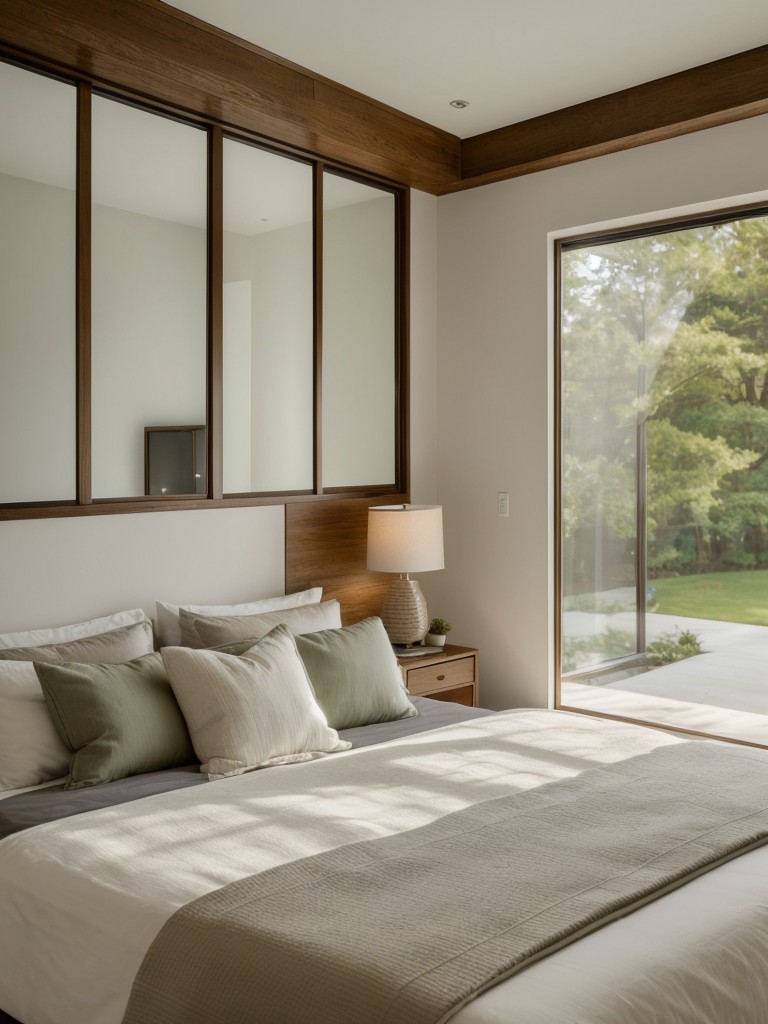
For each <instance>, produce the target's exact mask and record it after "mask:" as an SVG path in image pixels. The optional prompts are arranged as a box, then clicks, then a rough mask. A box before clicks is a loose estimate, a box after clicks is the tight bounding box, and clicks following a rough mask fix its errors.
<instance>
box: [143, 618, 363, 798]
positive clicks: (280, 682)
mask: <svg viewBox="0 0 768 1024" xmlns="http://www.w3.org/2000/svg"><path fill="white" fill-rule="evenodd" d="M162 655H163V662H164V664H165V667H166V671H167V673H168V677H169V679H170V681H171V686H172V688H173V692H174V693H175V695H176V699H177V701H178V702H179V706H180V708H181V711H182V714H183V715H184V718H185V719H186V722H187V726H188V728H189V734H190V736H191V737H192V743H193V745H194V748H195V752H196V754H197V756H198V758H199V759H200V761H201V771H204V772H207V773H208V777H209V778H211V779H221V778H225V777H226V776H228V775H241V774H242V773H243V772H247V771H252V770H253V769H254V768H267V767H269V766H271V765H280V764H290V763H292V762H295V761H309V760H312V759H314V758H316V757H322V756H323V755H324V754H329V753H333V752H335V751H339V750H347V749H349V747H350V746H351V744H350V743H345V742H343V741H341V740H340V739H339V736H338V733H337V732H336V731H335V729H331V728H329V726H328V724H327V723H326V720H325V716H324V715H323V712H322V711H321V710H320V708H319V706H318V704H317V702H316V700H315V698H314V695H313V693H312V687H311V685H310V683H309V680H308V678H307V673H306V670H305V669H304V665H303V664H302V661H301V658H300V657H299V655H298V653H297V651H296V642H295V640H294V639H293V636H292V635H291V632H290V630H289V629H288V627H287V626H282V625H281V626H277V627H276V628H275V629H273V630H272V632H271V633H269V634H268V635H267V636H265V637H264V638H263V640H260V641H259V642H258V643H257V644H255V645H254V646H253V647H252V648H250V649H249V650H248V651H247V652H246V653H245V654H243V655H242V656H240V657H238V656H237V655H234V654H224V653H221V652H219V651H194V650H190V649H189V648H187V647H165V648H163V651H162Z"/></svg>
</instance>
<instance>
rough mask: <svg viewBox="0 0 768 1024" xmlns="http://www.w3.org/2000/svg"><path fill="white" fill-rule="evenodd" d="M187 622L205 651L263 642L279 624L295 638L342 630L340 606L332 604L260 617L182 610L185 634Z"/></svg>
mask: <svg viewBox="0 0 768 1024" xmlns="http://www.w3.org/2000/svg"><path fill="white" fill-rule="evenodd" d="M188 618H189V619H191V620H192V623H193V628H194V631H195V633H196V634H197V636H199V637H200V639H201V640H202V641H203V643H204V644H205V646H206V647H218V646H220V645H221V644H230V643H232V642H233V641H235V640H260V639H261V638H262V637H263V636H266V635H267V633H269V631H270V630H271V629H274V628H275V626H279V625H280V624H284V625H286V626H288V628H289V629H290V631H291V632H292V633H293V634H294V635H299V634H302V633H316V632H317V631H318V630H321V629H337V628H339V627H340V626H341V606H340V605H339V602H338V601H335V600H332V601H323V602H322V603H321V604H307V605H304V607H302V608H285V609H283V610H282V611H273V612H264V613H263V614H258V615H195V614H194V613H193V612H187V611H184V610H183V609H182V610H181V613H180V615H179V621H180V622H181V628H182V632H184V630H185V628H186V622H187V619H188Z"/></svg>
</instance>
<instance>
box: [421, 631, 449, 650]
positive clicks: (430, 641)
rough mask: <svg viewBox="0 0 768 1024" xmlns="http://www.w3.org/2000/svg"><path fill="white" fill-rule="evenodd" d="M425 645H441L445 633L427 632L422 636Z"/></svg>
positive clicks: (442, 644) (443, 641)
mask: <svg viewBox="0 0 768 1024" xmlns="http://www.w3.org/2000/svg"><path fill="white" fill-rule="evenodd" d="M424 643H425V644H426V645H427V647H443V646H444V644H445V633H427V635H426V636H425V637H424Z"/></svg>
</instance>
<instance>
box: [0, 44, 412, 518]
mask: <svg viewBox="0 0 768 1024" xmlns="http://www.w3.org/2000/svg"><path fill="white" fill-rule="evenodd" d="M0 136H1V137H2V140H3V145H2V150H1V152H0V232H2V235H3V242H4V244H3V255H2V257H0V262H2V273H1V274H0V428H2V429H0V463H1V464H2V467H3V472H2V474H0V519H3V518H21V517H24V516H27V515H29V516H35V517H38V516H42V515H64V514H85V513H87V512H91V511H98V512H100V513H103V512H117V511H130V512H133V511H154V510H156V509H158V508H196V507H197V508H199V507H206V506H210V504H211V503H213V502H216V503H220V504H226V503H227V502H229V503H232V504H243V503H251V502H253V503H258V502H273V501H275V500H292V499H294V498H295V499H299V500H300V499H306V498H307V497H318V498H320V497H323V496H325V495H333V496H334V497H338V495H339V494H345V495H348V496H353V495H361V496H369V495H370V496H374V495H389V496H393V497H394V496H398V497H400V496H401V495H404V494H405V493H406V492H407V488H408V481H407V464H408V460H407V436H406V430H405V425H406V422H407V420H406V408H407V401H406V398H407V392H406V387H407V384H406V372H405V367H406V362H407V360H406V346H407V337H406V333H407V331H406V328H407V316H408V313H407V308H406V306H405V302H404V294H405V288H404V280H405V267H406V262H407V261H406V259H405V253H406V250H407V231H408V219H407V193H406V191H405V189H403V188H401V187H399V186H396V185H393V184H389V183H387V182H381V181H376V180H369V179H365V178H363V177H361V176H359V175H357V174H355V173H353V172H352V171H351V170H350V169H349V168H341V167H337V166H334V165H332V164H329V163H328V162H326V161H324V160H322V159H320V158H317V157H313V156H312V155H310V154H308V153H305V152H293V151H289V150H287V149H281V150H280V151H278V150H277V149H275V148H274V147H268V146H267V145H265V143H264V142H263V140H260V139H256V138H253V137H251V136H249V135H247V134H246V133H237V132H236V131H235V130H234V129H230V128H229V127H228V128H227V130H224V128H222V126H221V125H219V124H217V123H215V122H214V121H210V120H207V119H206V118H203V117H197V118H191V117H190V116H189V115H183V114H182V113H180V112H179V113H178V114H176V113H174V112H173V111H170V110H168V109H167V108H165V107H163V108H162V109H160V108H158V109H150V107H149V106H148V105H147V104H145V103H144V102H143V101H142V102H138V101H137V102H132V101H131V99H130V97H126V96H124V95H121V96H115V95H108V94H107V93H106V92H102V91H101V90H100V88H99V85H98V83H95V82H90V81H86V80H84V79H75V78H74V77H73V78H72V79H71V80H63V79H61V80H60V79H57V78H55V77H52V76H50V75H48V74H43V73H40V72H37V71H35V70H32V69H31V68H21V67H18V66H15V65H12V64H10V63H6V62H2V61H0ZM97 505H98V509H97V508H96V506H97Z"/></svg>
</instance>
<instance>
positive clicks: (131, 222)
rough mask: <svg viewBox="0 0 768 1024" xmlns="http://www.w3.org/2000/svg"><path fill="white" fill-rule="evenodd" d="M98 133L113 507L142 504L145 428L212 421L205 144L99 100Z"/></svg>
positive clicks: (108, 480)
mask: <svg viewBox="0 0 768 1024" xmlns="http://www.w3.org/2000/svg"><path fill="white" fill-rule="evenodd" d="M92 133H93V142H92V154H93V155H92V177H93V185H92V189H93V195H92V198H93V204H92V246H93V253H92V307H91V308H92V314H91V315H92V328H91V329H92V335H91V346H92V357H91V358H92V392H93V399H92V401H93V406H92V451H93V455H92V458H93V463H92V466H93V468H92V478H93V496H94V498H115V497H125V496H133V495H143V494H144V489H145V480H144V429H145V427H146V426H149V425H153V426H181V425H184V424H190V423H205V420H206V275H207V270H206V259H207V248H206V219H207V133H206V132H205V131H203V130H201V129H199V128H195V127H192V126H191V125H188V124H183V123H181V122H178V121H173V120H171V119H170V118H167V117H161V116H160V115H157V114H153V113H150V112H148V111H146V110H139V109H137V108H136V107H132V106H128V105H127V104H125V103H119V102H117V101H115V100H111V99H107V98H106V97H102V96H94V97H93V128H92ZM182 478H183V477H182V476H179V477H178V478H177V479H178V480H180V479H182ZM169 486H170V485H169ZM205 489H207V485H206V488H204V491H205ZM204 491H203V493H204ZM167 493H178V492H175V491H172V490H169V491H167ZM183 493H192V494H194V493H196V491H195V489H193V490H192V491H186V492H183ZM198 493H199V492H198Z"/></svg>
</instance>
